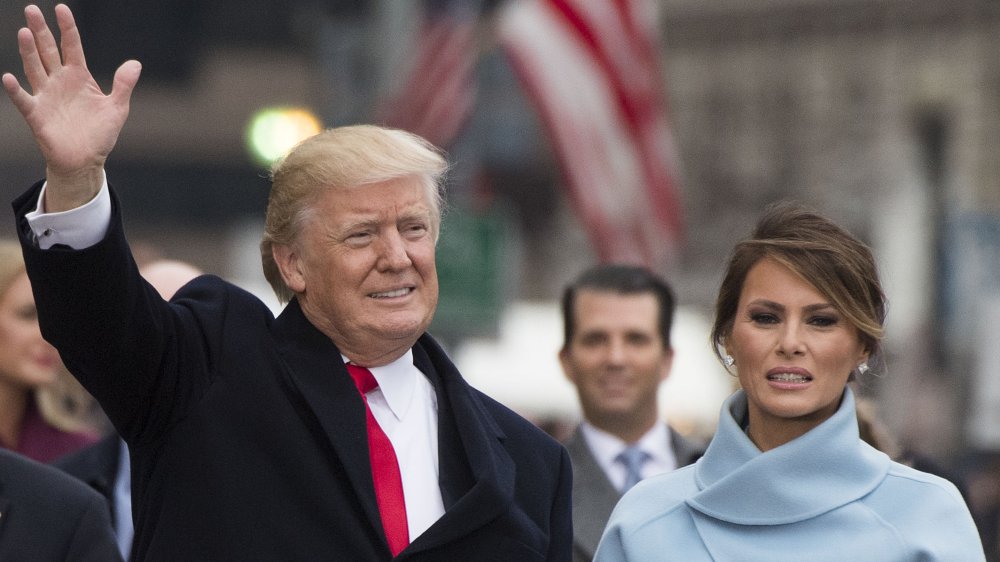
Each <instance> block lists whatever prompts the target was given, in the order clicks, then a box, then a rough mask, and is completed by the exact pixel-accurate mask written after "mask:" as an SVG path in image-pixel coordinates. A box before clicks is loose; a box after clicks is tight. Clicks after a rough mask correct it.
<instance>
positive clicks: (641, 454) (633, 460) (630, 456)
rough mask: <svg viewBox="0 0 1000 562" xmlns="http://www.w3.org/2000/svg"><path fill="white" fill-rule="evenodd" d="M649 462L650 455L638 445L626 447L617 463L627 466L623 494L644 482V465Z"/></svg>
mask: <svg viewBox="0 0 1000 562" xmlns="http://www.w3.org/2000/svg"><path fill="white" fill-rule="evenodd" d="M647 460H649V453H647V452H646V451H643V450H642V449H640V448H639V447H638V446H637V445H630V446H628V447H625V450H624V451H622V452H621V453H620V454H619V455H618V456H617V457H615V461H617V462H620V463H622V464H623V465H625V484H624V485H623V486H622V493H623V494H624V493H625V492H627V491H629V488H631V487H632V486H635V485H636V484H638V483H639V480H642V465H643V463H645V462H646V461H647Z"/></svg>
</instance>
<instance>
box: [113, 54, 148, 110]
mask: <svg viewBox="0 0 1000 562" xmlns="http://www.w3.org/2000/svg"><path fill="white" fill-rule="evenodd" d="M140 73H142V64H140V63H139V61H137V60H127V61H125V62H123V63H122V65H121V66H119V67H118V70H116V71H115V78H114V82H113V84H112V86H111V97H112V98H114V100H115V101H116V102H118V103H123V104H128V101H129V98H130V97H131V96H132V90H133V89H134V88H135V85H136V83H137V82H138V81H139V74H140Z"/></svg>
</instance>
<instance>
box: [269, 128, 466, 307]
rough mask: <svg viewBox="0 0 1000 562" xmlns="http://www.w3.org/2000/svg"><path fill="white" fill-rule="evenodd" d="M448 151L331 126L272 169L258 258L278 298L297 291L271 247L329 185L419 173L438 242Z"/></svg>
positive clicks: (294, 228) (385, 131)
mask: <svg viewBox="0 0 1000 562" xmlns="http://www.w3.org/2000/svg"><path fill="white" fill-rule="evenodd" d="M447 168H448V164H447V161H446V160H445V158H444V154H443V153H442V152H441V150H440V149H438V148H436V147H435V146H433V145H432V144H430V143H429V142H427V141H426V140H424V139H422V138H421V137H419V136H417V135H414V134H412V133H408V132H406V131H401V130H399V129H390V128H386V127H378V126H375V125H353V126H347V127H338V128H334V129H327V130H326V131H323V132H321V133H319V134H317V135H314V136H312V137H310V138H308V139H306V140H304V141H302V142H301V143H299V144H298V145H296V146H295V148H293V149H292V150H291V152H289V153H288V155H287V156H285V158H283V159H282V160H280V161H279V162H277V163H276V164H275V165H274V166H273V168H272V169H271V193H270V195H269V196H268V202H267V213H266V218H265V222H264V236H263V238H262V239H261V242H260V256H261V262H262V265H263V269H264V277H265V278H266V279H267V281H268V283H270V284H271V288H272V289H274V292H275V294H276V295H277V296H278V300H280V301H281V302H287V301H289V300H291V298H292V297H293V296H294V292H293V291H292V290H291V289H289V288H288V286H287V285H285V281H284V279H283V278H282V277H281V272H280V271H279V270H278V265H277V263H275V261H274V257H273V255H272V253H271V252H272V249H273V246H274V245H275V244H291V243H293V242H294V241H295V239H296V237H297V236H298V234H299V232H300V231H301V228H302V226H303V224H304V223H305V221H306V219H307V218H308V217H309V215H310V213H311V212H312V210H313V207H312V205H313V203H314V202H315V201H316V199H317V198H318V197H319V195H320V194H322V193H324V192H325V191H326V190H327V189H352V188H357V187H363V186H366V185H372V184H376V183H381V182H385V181H389V180H393V179H398V178H403V177H408V176H417V177H418V178H419V179H420V180H421V182H422V183H423V185H424V187H425V188H426V190H427V200H428V202H429V204H430V206H431V211H432V212H433V219H434V220H433V224H432V225H431V234H432V235H433V236H434V239H435V240H437V236H438V233H439V230H440V224H441V209H442V206H443V196H442V191H443V180H444V174H445V172H446V171H447Z"/></svg>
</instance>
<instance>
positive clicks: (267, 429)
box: [14, 185, 572, 561]
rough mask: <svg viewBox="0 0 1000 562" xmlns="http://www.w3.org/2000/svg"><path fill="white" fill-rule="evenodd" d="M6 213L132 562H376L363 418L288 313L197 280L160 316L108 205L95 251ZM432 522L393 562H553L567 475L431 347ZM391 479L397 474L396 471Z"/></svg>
mask: <svg viewBox="0 0 1000 562" xmlns="http://www.w3.org/2000/svg"><path fill="white" fill-rule="evenodd" d="M39 188H40V185H36V186H35V187H34V188H33V189H32V190H31V191H30V192H29V193H27V194H25V195H24V196H22V197H21V198H19V199H18V200H17V201H15V203H14V207H15V211H16V212H17V214H18V224H19V233H20V235H21V240H22V246H23V247H24V252H25V258H26V262H27V266H28V274H29V276H30V277H31V281H32V286H33V288H34V291H35V299H36V304H37V306H38V311H39V322H40V324H41V326H42V332H43V334H44V335H45V337H46V338H47V339H48V340H49V341H51V342H52V343H53V344H55V346H56V348H58V349H59V351H60V353H61V354H62V357H63V359H64V361H65V362H66V364H67V366H68V367H69V368H70V370H71V371H72V372H73V373H74V374H75V375H76V376H77V377H78V378H79V379H80V381H81V382H82V383H83V385H84V386H85V387H86V388H87V389H88V390H89V391H90V392H91V393H92V394H93V395H94V396H95V397H96V398H97V399H98V401H99V402H100V403H101V405H102V407H103V408H104V410H105V412H106V413H107V415H108V417H109V419H111V421H112V423H114V424H115V427H116V428H117V429H118V432H119V434H121V435H122V437H123V438H124V439H125V440H126V442H128V444H129V449H130V453H131V457H132V488H133V489H132V508H133V513H134V514H135V520H136V529H135V532H136V535H135V543H134V546H133V557H134V558H135V559H136V560H171V561H174V560H186V561H189V560H212V561H223V560H239V561H250V560H352V561H353V560H387V559H389V558H390V553H389V549H388V546H387V544H386V541H385V537H384V533H383V532H382V527H381V523H380V520H379V512H378V507H377V504H376V501H375V492H374V487H373V484H372V477H371V468H370V464H369V460H368V451H367V437H366V430H365V414H364V404H363V401H362V399H361V397H360V396H359V394H358V392H357V390H356V389H355V387H354V384H353V383H352V382H351V379H350V377H349V375H348V374H347V369H346V367H345V366H344V363H343V361H342V359H341V355H340V351H339V350H338V349H337V347H336V346H335V345H334V344H333V342H332V341H331V340H330V339H329V338H327V337H326V336H325V335H323V334H322V333H321V332H320V331H319V330H317V329H316V328H315V327H314V326H313V325H312V324H310V323H309V322H308V321H307V320H306V318H305V316H304V315H303V314H302V310H301V309H300V307H299V306H298V303H297V302H295V301H294V300H293V302H291V303H289V305H288V306H287V307H286V308H285V310H284V311H283V312H282V313H281V315H280V316H279V317H278V318H274V317H273V315H272V314H271V312H270V311H269V309H268V308H267V307H266V306H265V305H264V304H263V303H262V302H261V301H260V300H259V299H257V298H256V297H254V296H252V295H250V294H249V293H246V292H244V291H242V290H240V289H238V288H237V287H235V286H233V285H231V284H229V283H226V282H224V281H222V280H220V279H218V278H215V277H212V276H204V277H200V278H198V279H196V280H194V281H193V282H191V283H189V284H188V285H187V286H185V287H184V288H182V289H181V290H180V291H178V292H177V294H176V295H175V296H174V298H173V300H172V302H171V303H170V304H168V303H165V302H164V301H163V300H162V299H160V297H159V296H158V295H157V293H156V292H155V291H154V290H153V289H152V287H150V286H149V285H148V284H146V283H145V282H144V281H143V280H142V278H141V277H140V276H139V273H138V270H137V269H136V267H135V264H134V262H133V260H132V258H131V256H130V253H129V250H128V247H127V244H126V242H125V238H124V234H123V232H122V226H121V217H120V211H119V210H118V202H117V200H116V198H115V197H114V196H112V200H113V203H112V205H113V217H112V221H111V224H110V226H109V230H108V232H107V234H106V236H105V239H104V240H103V241H101V242H99V243H98V244H96V245H95V246H93V247H91V248H87V249H84V250H80V251H74V250H68V249H58V248H56V249H52V250H47V251H42V250H39V249H38V248H37V247H36V246H35V245H34V243H33V242H32V237H31V235H30V233H29V231H28V230H27V225H26V224H25V222H26V221H24V219H23V217H24V214H25V212H27V211H29V210H31V209H32V208H34V205H35V201H36V200H37V192H38V189H39ZM413 354H414V364H415V365H416V366H417V367H418V368H419V369H420V370H421V371H422V372H423V373H424V374H425V375H426V376H427V377H428V378H429V379H430V380H431V382H432V384H433V385H434V387H435V389H436V392H437V398H438V410H439V466H440V480H439V482H440V486H441V491H442V496H443V498H444V504H445V509H446V513H445V514H444V515H443V516H442V517H441V519H439V520H438V521H437V522H435V523H434V524H433V525H432V526H431V527H430V528H429V529H428V530H427V531H425V532H424V533H423V534H422V535H421V536H419V537H417V538H416V540H414V542H413V543H411V544H410V546H409V547H407V548H406V549H405V550H404V551H403V552H402V553H400V555H399V557H398V559H400V560H435V561H440V560H518V561H529V560H569V559H570V557H571V554H570V552H571V542H572V521H571V514H570V490H571V485H572V484H571V482H572V469H571V466H570V463H569V457H568V455H567V454H566V451H565V449H563V448H562V447H561V446H560V445H559V444H558V443H556V442H555V441H554V440H552V439H551V438H550V437H548V436H547V435H546V434H544V433H543V432H542V431H541V430H539V429H537V428H536V427H534V426H533V425H531V424H530V423H529V422H527V421H525V420H524V419H523V418H521V417H519V416H517V415H516V414H514V413H513V412H511V411H510V410H508V409H507V408H505V407H504V406H502V405H500V404H499V403H497V402H495V401H493V400H491V399H490V398H488V397H486V396H485V395H483V394H481V393H479V392H478V391H476V390H474V389H473V388H471V387H470V386H469V385H468V384H467V383H466V382H465V381H464V380H463V379H462V377H461V375H460V374H459V372H458V370H457V369H456V368H455V366H454V365H453V364H452V363H451V361H450V360H449V359H448V357H447V355H446V354H445V353H444V352H443V351H442V349H441V348H440V347H439V346H438V345H437V343H435V341H434V340H433V339H432V338H431V337H430V336H429V335H426V334H425V335H423V336H422V337H421V338H420V340H419V341H418V342H417V344H416V345H415V346H414V348H413ZM404 470H405V467H404Z"/></svg>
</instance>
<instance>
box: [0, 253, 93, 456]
mask: <svg viewBox="0 0 1000 562" xmlns="http://www.w3.org/2000/svg"><path fill="white" fill-rule="evenodd" d="M93 404H94V402H93V399H92V398H90V396H89V395H88V394H87V393H86V391H85V390H83V388H82V387H81V386H80V385H79V383H77V382H76V381H75V380H74V379H73V378H72V377H71V376H70V375H69V373H67V372H66V370H65V368H64V367H63V365H62V362H61V361H60V359H59V354H58V353H57V352H56V350H55V348H53V347H52V346H51V345H49V343H48V342H46V341H45V340H44V339H42V334H41V332H40V331H39V329H38V317H37V314H36V312H35V299H34V296H33V295H32V293H31V285H30V283H29V282H28V275H27V274H26V273H25V271H24V259H23V257H22V256H21V247H20V245H18V244H17V243H15V242H11V241H6V240H0V447H3V448H5V449H11V450H14V451H16V452H18V453H21V454H22V455H25V456H27V457H29V458H32V459H34V460H36V461H39V462H49V461H52V460H54V459H56V458H58V457H60V456H62V455H64V454H66V453H70V452H72V451H75V450H77V449H80V448H82V447H84V446H86V445H89V444H91V443H93V442H95V441H96V440H97V439H98V438H99V434H98V432H97V431H96V430H95V429H94V428H93V427H91V426H90V425H89V424H88V423H87V421H86V420H88V419H93V416H94V406H93Z"/></svg>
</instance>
